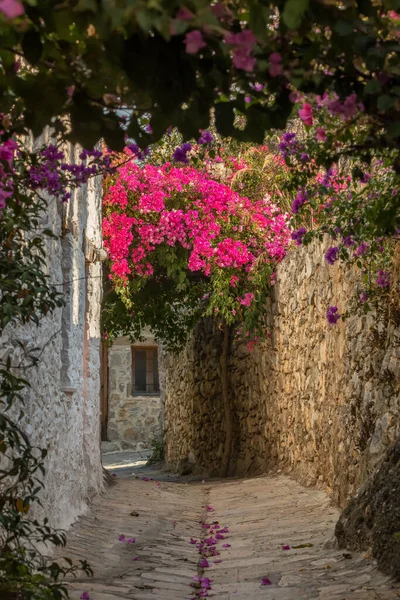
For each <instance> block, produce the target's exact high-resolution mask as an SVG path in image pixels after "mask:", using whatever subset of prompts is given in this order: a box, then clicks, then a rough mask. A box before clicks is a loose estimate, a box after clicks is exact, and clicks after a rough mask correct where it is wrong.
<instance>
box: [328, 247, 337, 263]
mask: <svg viewBox="0 0 400 600" xmlns="http://www.w3.org/2000/svg"><path fill="white" fill-rule="evenodd" d="M338 258H339V248H336V247H335V246H331V247H330V248H328V250H327V251H326V253H325V260H326V262H327V263H328V264H329V265H333V264H335V262H336V261H337V259H338Z"/></svg>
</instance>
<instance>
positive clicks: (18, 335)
mask: <svg viewBox="0 0 400 600" xmlns="http://www.w3.org/2000/svg"><path fill="white" fill-rule="evenodd" d="M69 152H70V157H69V159H70V160H71V162H73V161H74V159H75V156H76V158H77V155H78V154H79V149H74V148H72V147H70V148H69ZM42 225H43V227H48V228H50V229H52V231H53V232H54V234H55V235H56V236H57V237H56V238H55V239H53V240H49V241H48V243H47V256H48V263H47V268H48V273H49V275H50V277H51V280H52V281H53V282H54V284H55V285H58V286H59V289H62V290H63V291H64V294H65V298H66V300H67V302H66V305H65V306H64V307H63V308H60V309H57V310H55V311H54V312H53V313H52V314H51V315H50V316H49V317H46V318H42V319H41V321H40V324H39V326H38V327H36V326H33V325H32V326H31V325H30V326H24V327H20V328H18V329H15V328H10V327H8V328H6V330H5V332H4V335H3V336H2V337H1V339H0V359H1V360H5V357H7V356H10V357H11V358H12V361H13V364H20V361H21V360H22V358H23V356H22V350H21V348H20V347H19V346H18V342H22V344H23V345H24V347H25V348H26V349H27V350H29V349H32V348H35V347H36V348H41V349H42V355H41V359H40V362H39V366H38V367H37V368H31V369H28V370H26V371H25V372H24V376H25V377H26V378H27V379H28V380H29V381H30V384H31V388H28V389H27V390H26V393H25V421H26V423H25V431H26V433H27V434H28V436H29V438H30V441H31V443H32V444H33V445H37V446H40V447H45V448H47V449H48V456H47V459H46V464H45V467H46V476H45V490H44V492H43V494H42V502H43V509H38V508H37V507H36V514H39V513H40V512H43V513H44V514H45V515H46V516H47V518H48V519H49V521H50V523H51V524H52V525H53V526H56V527H61V528H67V527H68V526H69V525H70V524H71V523H72V522H73V521H74V519H75V518H76V517H77V516H78V515H79V514H81V513H82V512H84V511H85V509H86V507H87V505H88V501H89V499H90V497H91V496H92V495H93V494H94V493H96V492H99V491H100V490H101V489H102V486H103V475H102V467H101V459H100V403H99V391H100V305H101V294H102V269H101V263H99V262H89V261H92V259H93V256H92V253H91V251H90V250H89V247H90V246H91V247H92V248H93V247H97V248H100V247H101V244H102V238H101V181H100V180H99V179H98V178H97V179H92V180H91V181H90V182H89V184H88V186H85V187H84V188H82V189H81V190H79V191H75V192H74V193H73V195H72V198H71V200H70V201H69V202H68V204H65V205H60V204H59V203H58V202H55V201H52V202H49V205H48V209H47V211H46V214H44V215H43V219H42ZM89 240H90V243H89ZM86 259H89V260H86ZM18 374H20V372H19V373H18Z"/></svg>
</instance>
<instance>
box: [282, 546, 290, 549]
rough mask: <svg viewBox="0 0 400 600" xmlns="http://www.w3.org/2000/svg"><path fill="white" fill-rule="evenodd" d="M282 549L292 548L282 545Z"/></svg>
mask: <svg viewBox="0 0 400 600" xmlns="http://www.w3.org/2000/svg"><path fill="white" fill-rule="evenodd" d="M282 550H290V546H282Z"/></svg>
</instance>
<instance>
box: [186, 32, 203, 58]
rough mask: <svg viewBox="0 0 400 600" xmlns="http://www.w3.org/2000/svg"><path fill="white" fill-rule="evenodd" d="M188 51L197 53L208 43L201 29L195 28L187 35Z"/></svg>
mask: <svg viewBox="0 0 400 600" xmlns="http://www.w3.org/2000/svg"><path fill="white" fill-rule="evenodd" d="M185 44H186V52H187V53H188V54H197V52H198V51H199V50H200V49H201V48H204V47H205V46H206V45H207V44H206V43H205V41H204V38H203V34H202V33H201V31H200V30H199V29H193V30H192V31H189V33H187V34H186V36H185Z"/></svg>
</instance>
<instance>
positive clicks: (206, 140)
mask: <svg viewBox="0 0 400 600" xmlns="http://www.w3.org/2000/svg"><path fill="white" fill-rule="evenodd" d="M213 139H214V137H213V135H212V133H210V131H202V133H201V137H200V138H199V140H198V143H199V144H211V142H212V141H213Z"/></svg>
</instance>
